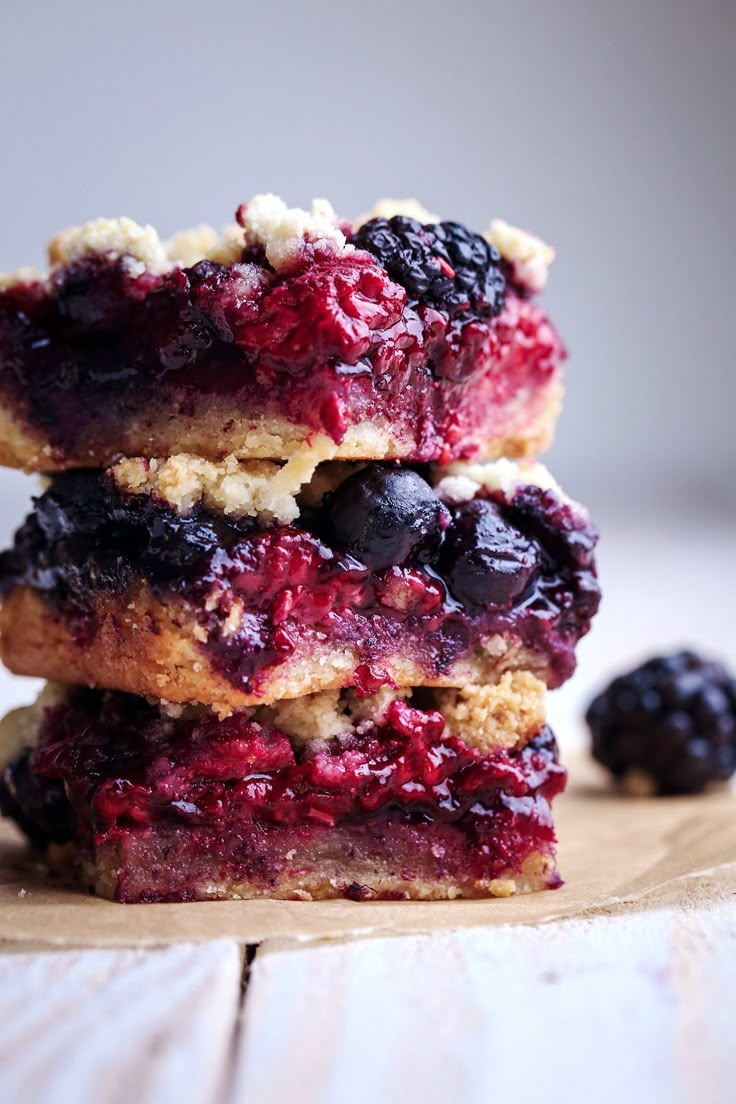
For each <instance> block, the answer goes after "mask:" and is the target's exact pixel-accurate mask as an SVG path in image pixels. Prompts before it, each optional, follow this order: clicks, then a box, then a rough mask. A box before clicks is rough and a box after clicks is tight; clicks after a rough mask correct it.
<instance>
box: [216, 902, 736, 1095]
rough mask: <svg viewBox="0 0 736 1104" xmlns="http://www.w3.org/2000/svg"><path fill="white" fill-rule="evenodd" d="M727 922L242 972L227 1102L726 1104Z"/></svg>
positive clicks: (688, 922) (349, 956)
mask: <svg viewBox="0 0 736 1104" xmlns="http://www.w3.org/2000/svg"><path fill="white" fill-rule="evenodd" d="M735 1023H736V913H734V910H733V909H732V907H731V906H728V907H726V908H723V909H719V910H713V911H708V912H699V911H694V912H689V911H680V910H678V911H676V912H673V911H671V910H661V911H655V912H649V913H637V914H634V915H631V916H624V917H601V918H597V919H595V920H575V921H567V922H563V923H559V924H556V925H552V926H547V927H526V928H525V927H508V928H504V927H502V928H494V929H488V930H485V931H483V930H478V931H464V932H455V933H441V934H434V935H431V936H406V937H403V938H400V939H372V940H367V941H363V942H348V943H343V944H326V945H318V946H310V947H308V948H303V947H302V948H300V949H298V950H296V951H293V950H292V951H289V950H286V949H282V950H270V951H269V950H268V947H266V949H265V950H264V951H263V952H261V953H259V955H258V956H257V957H256V960H255V962H254V964H253V968H252V972H251V981H250V985H249V990H248V995H247V1000H246V1006H245V1022H244V1032H243V1033H242V1035H241V1037H240V1046H239V1050H238V1054H237V1059H236V1072H235V1077H234V1081H233V1091H232V1093H231V1094H230V1096H229V1098H228V1101H229V1104H236V1102H238V1104H239V1102H241V1101H247V1104H283V1102H284V1101H290V1100H294V1099H296V1098H297V1097H298V1099H299V1102H300V1104H344V1102H345V1101H346V1100H349V1101H350V1104H363V1102H365V1104H369V1102H370V1104H374V1102H375V1101H400V1100H406V1101H415V1100H417V1101H422V1104H434V1102H437V1104H447V1101H457V1102H459V1104H486V1102H488V1101H493V1100H513V1101H514V1102H515V1104H526V1102H527V1101H528V1102H529V1104H532V1102H533V1104H538V1102H539V1101H540V1100H544V1101H545V1102H547V1104H577V1102H578V1101H579V1102H585V1104H588V1102H591V1101H595V1104H621V1102H622V1101H627V1100H628V1101H630V1102H632V1104H638V1102H639V1101H641V1102H644V1101H646V1102H647V1104H674V1102H680V1104H691V1102H692V1104H733V1100H734V1099H735V1096H734V1086H735V1085H736V1048H735V1047H734V1040H735V1031H734V1024H735Z"/></svg>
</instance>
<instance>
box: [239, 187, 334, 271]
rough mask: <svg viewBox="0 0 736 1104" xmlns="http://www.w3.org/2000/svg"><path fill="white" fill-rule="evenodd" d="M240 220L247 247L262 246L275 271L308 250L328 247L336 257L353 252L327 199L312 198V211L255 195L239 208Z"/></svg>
mask: <svg viewBox="0 0 736 1104" xmlns="http://www.w3.org/2000/svg"><path fill="white" fill-rule="evenodd" d="M239 221H240V223H241V225H242V227H243V239H244V242H245V245H246V247H251V248H252V247H254V246H261V248H262V249H263V250H264V252H265V254H266V260H267V261H268V263H269V264H270V265H271V267H272V268H273V269H275V271H276V272H289V271H290V270H292V269H293V268H294V267H295V266H297V265H298V264H299V262H300V261H301V260H302V259H303V257H304V252H305V246H306V247H307V248H310V249H311V251H320V250H321V251H324V250H325V249H326V250H329V251H330V252H332V253H334V254H335V256H337V257H342V256H344V255H345V254H346V253H352V252H353V248H354V247H353V246H352V245H348V244H347V241H346V239H345V235H344V234H343V232H342V230H340V229H339V227H338V225H337V216H336V214H335V212H334V211H333V209H332V205H331V204H330V203H329V202H328V201H327V200H326V199H315V200H313V201H312V209H311V211H304V210H302V208H301V207H287V206H286V204H285V203H284V201H283V200H282V199H280V198H279V197H278V196H275V195H272V194H270V193H267V194H265V195H257V196H254V198H253V199H251V200H250V202H249V203H247V204H245V206H244V207H243V208H241V212H240V215H239Z"/></svg>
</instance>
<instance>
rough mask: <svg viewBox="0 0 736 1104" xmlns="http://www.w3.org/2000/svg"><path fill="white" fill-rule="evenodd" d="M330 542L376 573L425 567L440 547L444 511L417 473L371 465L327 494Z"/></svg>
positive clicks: (446, 518)
mask: <svg viewBox="0 0 736 1104" xmlns="http://www.w3.org/2000/svg"><path fill="white" fill-rule="evenodd" d="M324 505H325V509H326V512H327V520H328V524H329V527H330V529H331V535H332V537H333V539H334V541H335V542H336V543H337V544H338V545H339V546H340V547H341V548H344V549H346V550H347V551H348V552H351V553H352V554H353V555H355V556H357V557H358V558H359V559H361V560H362V561H363V562H364V563H365V564H366V565H367V566H368V567H370V568H371V569H372V570H374V571H380V570H382V569H383V568H385V567H391V566H393V565H394V564H403V563H405V562H406V561H407V560H409V559H413V560H418V561H419V562H420V563H428V562H429V561H430V560H432V559H433V558H434V556H435V555H436V554H437V551H438V549H439V547H440V544H441V543H442V537H443V530H444V529H445V527H446V525H447V521H448V514H447V510H446V509H445V507H444V506H443V505H442V503H441V502H440V501H439V499H438V498H437V497H436V496H435V495H434V493H433V491H432V489H431V488H430V486H429V484H428V483H427V482H426V481H425V480H424V479H422V477H421V476H420V475H418V474H417V473H416V472H415V471H411V470H410V469H407V468H387V467H384V466H382V465H380V464H369V465H368V466H367V467H365V468H363V469H362V470H361V471H359V472H356V473H355V474H354V475H351V476H350V477H349V478H348V479H346V480H345V482H344V483H341V484H340V486H339V487H338V488H337V490H336V491H334V492H333V493H332V494H330V495H326V496H325V500H324Z"/></svg>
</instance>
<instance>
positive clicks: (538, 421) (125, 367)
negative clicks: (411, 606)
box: [0, 195, 565, 471]
mask: <svg viewBox="0 0 736 1104" xmlns="http://www.w3.org/2000/svg"><path fill="white" fill-rule="evenodd" d="M236 217H237V223H236V224H235V225H234V226H233V227H231V228H230V229H229V230H227V231H226V232H225V235H224V236H223V237H218V235H216V234H215V233H214V231H212V230H210V229H209V228H207V227H200V228H199V229H197V230H194V231H187V232H185V233H182V234H178V235H176V236H175V237H174V238H173V239H171V240H170V241H168V242H162V241H161V240H160V239H159V237H158V235H157V233H156V231H155V230H154V229H153V228H152V227H150V226H145V227H143V226H139V225H138V224H137V223H135V222H133V221H131V220H130V219H126V218H121V219H114V220H105V219H98V220H96V221H95V222H91V223H88V224H87V225H85V226H83V227H81V228H73V229H70V230H66V231H64V232H63V233H62V234H60V235H58V236H57V237H56V238H55V239H54V240H53V241H52V242H51V243H50V246H49V262H50V270H49V272H48V273H47V274H45V275H44V274H41V273H38V272H34V271H32V270H29V269H22V270H20V271H18V272H17V273H13V274H12V275H10V276H0V463H4V464H6V465H9V466H12V467H20V468H25V469H27V470H41V471H52V470H60V469H64V468H74V467H91V466H95V467H97V466H102V465H106V464H109V463H110V462H111V461H113V460H114V459H115V458H117V457H119V456H120V455H133V456H138V455H142V456H165V455H169V454H172V453H180V452H185V451H186V452H190V453H194V454H197V455H200V456H203V457H206V458H208V459H213V460H217V459H221V458H222V457H224V456H228V455H235V456H237V457H238V458H241V459H256V458H268V459H281V460H283V459H287V458H288V457H289V456H290V455H292V454H293V453H294V452H295V451H297V450H298V449H299V448H300V446H301V445H302V443H303V442H305V441H307V442H310V443H311V442H313V441H314V440H315V439H317V438H319V439H320V440H322V439H324V442H325V455H329V456H332V457H341V458H353V459H375V460H380V459H403V460H410V461H430V460H433V461H439V462H440V463H447V462H449V461H451V460H454V459H475V458H486V459H492V458H495V457H498V456H502V455H503V456H509V457H519V456H524V455H528V454H535V453H537V452H539V451H540V450H541V449H542V448H543V447H544V446H546V445H547V444H548V442H549V440H550V437H551V434H552V429H553V424H554V421H555V419H556V416H557V413H558V410H559V404H560V396H561V383H560V365H561V362H562V360H563V359H564V355H565V353H564V347H563V345H562V342H561V340H560V338H559V336H558V334H557V332H556V331H555V329H554V328H553V326H552V325H551V324H550V322H549V320H548V319H547V316H546V314H545V313H544V311H543V310H542V309H541V307H540V306H539V305H538V304H537V302H536V301H535V299H534V296H535V295H536V293H538V292H539V291H541V289H542V288H543V286H544V283H545V280H546V275H547V269H548V267H549V264H550V263H551V261H552V259H553V257H554V253H553V251H552V249H551V248H550V247H549V246H547V245H545V243H544V242H542V241H541V240H540V239H539V238H536V237H534V236H533V235H531V234H528V233H526V232H525V231H522V230H519V229H517V228H515V227H512V226H509V225H508V224H507V223H504V222H501V221H494V222H492V223H491V226H490V229H489V230H488V232H487V233H486V234H485V235H484V236H481V235H479V234H475V233H473V232H471V231H470V230H467V229H466V228H465V227H464V226H462V225H460V224H459V223H457V222H442V221H439V220H437V219H436V218H434V217H433V216H432V215H430V214H429V213H428V212H426V211H424V210H423V209H422V208H420V207H419V205H418V204H416V202H414V201H403V202H398V201H384V202H383V203H382V204H379V206H378V207H377V208H376V209H375V210H374V211H373V212H371V214H370V215H368V216H366V217H364V218H363V219H359V220H356V222H355V223H350V222H348V221H341V220H339V219H337V217H336V216H335V214H334V212H333V210H332V208H331V206H330V205H329V203H327V202H326V201H324V200H316V201H315V202H314V204H313V205H312V209H311V211H310V212H307V211H302V210H299V209H289V208H287V207H286V206H285V204H284V203H283V202H282V201H281V200H280V199H278V198H277V197H276V196H272V195H260V196H256V197H255V198H254V199H253V200H251V201H250V202H249V203H247V204H244V205H242V206H241V207H240V208H239V209H238V212H237V216H236Z"/></svg>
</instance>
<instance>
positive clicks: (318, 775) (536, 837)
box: [0, 196, 599, 901]
mask: <svg viewBox="0 0 736 1104" xmlns="http://www.w3.org/2000/svg"><path fill="white" fill-rule="evenodd" d="M552 257H553V253H552V251H551V249H550V248H549V247H548V246H546V245H545V244H544V243H543V242H542V241H540V240H539V239H538V238H535V237H533V236H532V235H530V234H527V233H525V232H523V231H521V230H518V229H516V228H514V227H511V226H509V225H507V224H506V223H503V222H500V221H496V222H493V223H492V224H491V227H490V229H489V231H488V232H487V234H486V235H485V236H480V235H478V234H474V233H471V232H470V231H469V230H467V229H465V228H464V227H463V226H461V225H459V224H458V223H455V222H442V221H439V220H438V219H436V218H434V217H433V216H431V215H430V214H429V213H428V212H426V211H423V210H422V209H421V208H420V207H419V206H418V204H416V203H414V202H408V203H404V204H396V203H392V202H389V201H386V202H384V203H383V204H381V205H380V206H379V208H377V209H376V210H375V211H374V212H372V213H371V214H370V215H369V216H366V217H365V218H364V219H362V220H358V221H357V222H356V223H355V224H351V223H349V222H344V221H340V220H338V219H337V218H336V217H335V215H334V213H333V211H332V208H331V207H330V205H329V204H328V203H326V202H325V201H316V202H315V203H314V205H313V208H312V210H311V212H307V211H302V210H298V209H288V208H286V207H285V206H284V204H283V203H282V202H281V201H280V200H278V199H277V198H276V197H274V196H257V197H256V198H255V199H253V200H252V201H251V202H250V203H248V204H246V205H244V206H242V207H241V208H240V209H239V210H238V213H237V224H236V225H234V226H233V227H232V228H231V229H229V230H228V231H227V232H226V234H225V235H224V237H218V236H217V235H215V234H214V233H213V232H212V231H210V230H209V229H207V228H204V227H203V228H200V229H199V230H197V231H193V232H187V233H184V234H180V235H177V237H175V238H174V239H172V240H171V241H169V242H166V243H162V242H161V241H160V240H159V238H158V236H157V234H156V233H155V231H154V230H153V229H152V228H151V227H141V226H139V225H137V224H135V223H133V222H131V221H130V220H129V219H120V220H116V221H106V220H98V221H96V222H92V223H89V224H88V225H86V226H84V227H82V228H81V229H73V230H69V231H66V232H65V233H63V234H61V235H60V236H59V237H57V238H56V239H55V240H54V241H53V242H52V243H51V246H50V271H49V272H48V273H47V274H45V275H41V274H39V273H34V272H32V271H29V270H23V271H22V272H20V273H16V274H14V275H13V276H10V277H5V278H4V279H3V282H2V290H0V422H1V426H0V459H2V461H3V462H4V463H5V464H7V465H10V466H13V467H19V468H24V469H26V470H32V471H42V472H44V473H46V482H45V489H44V490H43V493H41V494H40V496H39V497H38V498H37V499H36V500H35V503H34V509H33V511H32V513H31V514H30V515H29V517H28V518H27V520H26V521H25V522H24V524H23V525H22V526H21V528H20V530H19V531H18V533H17V535H16V539H15V543H14V546H13V548H12V549H11V550H9V551H8V552H6V553H4V555H3V556H2V558H0V587H1V588H2V593H3V606H2V614H1V615H0V628H1V630H2V656H3V659H4V661H5V663H6V664H7V666H8V667H9V668H10V669H11V670H12V671H15V672H17V673H19V674H26V675H36V676H43V677H44V678H47V679H49V680H51V681H50V682H49V683H48V685H47V687H46V689H45V690H44V691H43V693H42V694H41V697H40V698H39V700H38V702H37V703H36V704H35V705H34V706H32V707H29V708H26V709H23V710H16V711H15V712H14V713H12V714H10V715H9V716H8V717H7V718H6V719H5V721H4V722H3V725H2V740H3V745H4V758H3V761H4V762H5V763H6V765H5V767H4V771H3V774H2V783H1V784H0V803H1V804H2V808H3V810H4V812H5V813H6V814H7V815H9V816H11V817H12V818H14V819H15V820H16V822H17V823H18V824H19V825H20V826H21V827H22V829H23V830H24V831H25V832H26V834H27V835H28V837H29V838H30V840H31V841H32V843H33V844H34V845H35V846H37V847H38V848H41V849H43V850H44V851H45V853H46V855H47V858H48V859H49V861H50V862H52V863H55V864H60V863H64V864H71V866H72V867H73V869H74V870H75V871H76V872H77V873H78V875H79V876H80V877H81V878H83V879H84V881H85V884H87V885H88V886H93V887H94V888H95V889H96V891H97V892H98V893H100V894H103V895H105V896H108V897H113V898H116V899H117V900H121V901H182V900H195V899H197V900H199V899H211V898H217V897H255V896H270V897H286V898H296V899H309V898H323V897H335V896H344V897H350V898H357V899H365V898H375V897H380V898H410V897H411V898H425V899H432V898H448V897H458V896H468V897H478V896H487V895H491V896H506V895H508V894H510V893H513V892H518V891H523V890H530V889H539V888H543V887H553V886H556V885H558V884H559V875H558V873H557V870H556V866H555V856H554V844H555V838H554V830H553V825H552V819H551V812H550V806H551V802H552V799H553V798H554V797H555V795H556V794H558V793H559V792H560V790H561V789H562V788H563V786H564V781H565V772H564V769H563V768H562V767H561V766H560V765H559V763H558V759H557V748H556V745H555V740H554V737H553V735H552V733H551V731H550V729H549V728H548V727H547V724H546V715H545V692H546V689H547V688H548V687H552V688H553V687H556V686H559V685H560V684H561V683H562V682H564V681H565V679H567V678H568V677H569V676H570V675H571V673H572V671H573V669H574V666H575V658H574V653H575V647H576V645H577V642H578V640H579V639H580V637H581V636H582V635H583V634H584V633H586V632H587V631H588V628H589V626H590V621H591V618H592V616H593V615H594V613H595V611H596V608H597V605H598V601H599V590H598V586H597V582H596V576H595V566H594V562H593V550H594V545H595V531H594V530H593V528H592V527H591V525H590V522H589V520H588V518H587V515H586V513H585V511H584V510H583V509H582V508H581V507H580V506H578V505H577V504H575V503H574V502H572V501H571V500H570V499H568V498H567V497H566V496H565V495H564V494H563V493H562V491H561V490H560V489H559V487H558V486H557V484H556V483H555V482H554V480H553V479H552V477H551V476H550V475H549V473H548V472H547V471H546V470H545V469H544V468H543V467H542V466H541V465H540V464H538V463H536V462H534V461H533V460H531V459H528V458H529V457H533V456H535V455H536V454H537V452H538V451H539V450H540V449H541V448H542V447H544V446H545V445H546V444H547V442H548V441H549V438H550V435H551V432H552V428H553V424H554V421H555V419H556V416H557V413H558V408H559V402H560V393H561V385H560V365H561V362H562V360H563V358H564V349H563V346H562V343H561V341H560V339H559V337H558V335H557V333H556V331H555V330H554V328H553V327H552V325H551V323H550V322H549V320H548V319H547V316H546V315H545V313H544V311H543V309H542V308H541V307H540V306H539V305H538V303H537V301H536V295H537V293H538V292H539V291H541V289H542V287H543V285H544V283H545V279H546V275H547V268H548V266H549V264H550V262H551V260H552Z"/></svg>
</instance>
